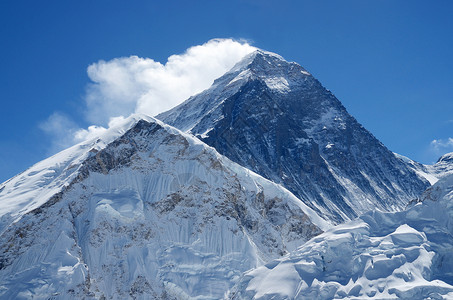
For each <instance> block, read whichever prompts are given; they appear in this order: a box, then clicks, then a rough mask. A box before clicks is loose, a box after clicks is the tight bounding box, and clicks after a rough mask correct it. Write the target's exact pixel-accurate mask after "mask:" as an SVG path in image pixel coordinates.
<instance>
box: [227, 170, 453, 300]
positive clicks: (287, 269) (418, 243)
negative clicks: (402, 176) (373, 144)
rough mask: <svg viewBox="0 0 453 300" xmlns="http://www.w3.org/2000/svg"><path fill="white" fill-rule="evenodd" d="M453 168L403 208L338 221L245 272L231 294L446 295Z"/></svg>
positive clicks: (450, 281) (451, 289)
mask: <svg viewBox="0 0 453 300" xmlns="http://www.w3.org/2000/svg"><path fill="white" fill-rule="evenodd" d="M452 224H453V175H451V174H450V175H445V176H443V177H442V178H441V179H440V180H439V181H438V182H437V183H436V184H435V185H433V186H432V187H430V188H428V189H427V190H426V191H425V192H424V193H423V195H422V196H421V197H420V198H418V199H417V200H415V201H413V202H412V203H411V204H410V207H409V208H408V209H406V210H404V211H402V212H395V213H385V212H379V211H373V212H369V213H366V214H364V215H362V216H361V217H359V218H358V219H356V220H353V221H350V222H347V223H345V224H341V225H337V226H335V227H333V228H331V229H330V230H328V231H327V232H325V233H323V234H321V235H319V236H317V237H315V238H313V239H312V240H310V241H308V242H307V243H305V244H304V245H302V246H301V247H299V248H298V249H297V250H296V251H294V252H292V253H291V254H288V255H287V256H285V257H284V258H281V259H277V260H274V261H272V262H269V263H267V264H266V265H264V266H261V267H259V268H256V269H253V270H251V271H248V272H246V273H245V274H244V275H243V277H242V278H241V280H240V282H239V283H238V284H237V286H236V287H235V288H234V289H233V290H232V292H231V293H230V295H229V298H231V299H351V298H353V299H357V298H358V299H370V298H373V299H451V298H452V297H453V258H452V255H451V253H452V250H453V225H452Z"/></svg>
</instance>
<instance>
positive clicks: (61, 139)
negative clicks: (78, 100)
mask: <svg viewBox="0 0 453 300" xmlns="http://www.w3.org/2000/svg"><path fill="white" fill-rule="evenodd" d="M39 128H40V129H41V130H42V131H44V132H45V133H46V134H48V135H49V136H51V137H52V140H51V145H50V147H49V148H50V149H49V151H50V152H52V153H54V152H56V151H58V150H61V149H64V148H66V147H68V146H71V145H73V144H74V142H75V140H74V134H75V133H76V132H77V129H78V126H77V124H76V123H75V122H74V121H72V120H71V119H70V118H68V117H67V116H66V115H64V114H62V113H59V112H55V113H53V114H52V115H50V116H49V118H47V120H46V121H44V122H42V123H40V124H39Z"/></svg>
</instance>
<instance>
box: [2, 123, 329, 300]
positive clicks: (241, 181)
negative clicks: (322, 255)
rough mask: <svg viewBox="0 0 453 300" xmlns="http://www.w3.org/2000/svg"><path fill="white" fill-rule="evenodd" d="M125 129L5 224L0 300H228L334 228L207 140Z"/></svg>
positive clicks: (157, 126)
mask: <svg viewBox="0 0 453 300" xmlns="http://www.w3.org/2000/svg"><path fill="white" fill-rule="evenodd" d="M129 121H130V122H129ZM125 124H126V125H127V126H125V127H121V128H117V129H119V131H116V133H120V135H119V136H118V137H116V138H114V139H113V140H112V141H110V142H109V143H107V144H106V145H103V144H102V146H103V147H102V149H99V150H95V151H91V150H90V149H92V148H90V147H91V145H92V142H93V141H91V142H90V141H89V142H86V143H82V144H81V145H89V146H90V147H85V148H84V149H83V150H84V151H82V153H80V151H79V150H80V145H78V146H79V147H73V148H71V149H72V150H73V151H75V152H76V154H79V155H82V157H84V160H78V159H76V160H75V161H76V162H79V164H78V165H76V166H75V167H73V166H71V162H67V161H66V160H64V161H65V162H67V163H66V164H65V165H64V166H65V168H69V169H70V170H75V169H76V170H77V171H76V172H77V173H76V174H72V173H71V174H69V176H68V177H67V181H64V180H62V179H61V180H60V181H58V182H64V183H65V185H64V186H65V187H64V188H62V189H60V190H54V192H55V193H54V194H53V195H52V196H51V197H49V198H47V199H44V198H42V199H41V200H42V201H41V202H40V205H39V206H38V207H36V208H35V207H34V206H33V205H35V203H33V200H30V201H29V202H30V203H31V206H30V205H28V206H27V205H24V206H22V207H18V208H16V210H14V211H13V215H14V212H16V213H17V214H16V215H14V217H15V219H14V220H11V218H9V216H8V215H7V214H5V215H3V217H2V218H3V219H2V222H3V224H4V225H5V228H4V230H3V231H2V232H1V233H0V297H4V298H16V299H21V298H30V297H35V298H47V297H49V295H53V296H54V297H57V298H62V297H63V298H74V299H77V298H81V297H84V298H87V299H92V298H94V299H96V298H102V297H107V298H111V299H125V298H141V299H146V298H150V297H151V298H168V299H173V298H178V299H181V298H198V299H218V298H220V297H222V296H223V295H224V293H226V292H227V290H228V289H229V288H230V287H231V286H232V284H233V283H234V282H235V281H236V280H237V279H238V278H239V276H240V274H241V273H242V272H244V271H246V270H247V269H250V268H252V267H256V266H259V265H261V264H263V263H265V262H266V261H268V260H270V259H272V258H276V257H281V256H282V255H283V254H285V253H287V252H289V251H291V250H293V249H295V248H296V246H297V245H299V244H300V243H302V242H303V241H305V240H307V239H309V238H310V237H312V236H314V235H317V234H319V233H321V232H322V231H323V230H325V229H326V228H328V227H330V225H329V224H327V223H326V222H325V221H324V220H323V219H321V218H320V217H319V216H317V214H316V213H314V212H313V211H312V210H311V209H310V208H308V207H307V206H306V205H304V204H303V203H302V202H301V201H300V200H299V199H297V198H296V197H295V196H294V195H292V194H291V193H290V192H289V191H287V190H286V189H284V188H283V187H281V186H279V185H277V184H275V183H272V182H270V181H268V180H266V179H264V178H262V177H261V176H259V175H256V174H254V173H253V172H251V171H249V170H247V169H244V168H243V167H240V166H239V165H237V164H235V163H234V162H231V161H230V160H228V159H227V158H224V157H223V156H221V155H220V154H218V153H217V152H216V151H215V149H213V148H212V147H209V146H207V145H205V144H204V143H202V142H201V141H199V140H198V139H196V138H194V137H191V136H190V135H188V134H185V133H182V132H180V131H179V130H177V129H175V128H173V127H171V126H169V125H166V124H163V123H162V122H160V121H158V120H155V119H153V118H151V117H146V118H145V120H144V119H142V118H141V117H137V116H134V117H131V118H130V119H129V120H128V121H126V123H125ZM108 136H113V135H110V134H108ZM94 142H95V143H96V142H97V143H99V141H98V140H97V139H94ZM101 143H102V142H101ZM90 151H91V152H90ZM66 154H67V153H66ZM56 157H57V158H58V157H59V156H58V155H57V156H56ZM53 158H54V159H55V156H54V157H53ZM63 158H66V156H64V157H63ZM51 162H52V163H54V164H56V165H58V162H55V160H51ZM38 166H39V165H38ZM50 167H51V168H52V167H53V164H50ZM32 170H34V169H32ZM42 172H43V173H42V174H41V175H42V176H44V177H45V176H46V174H47V172H46V171H45V170H42ZM29 173H30V170H29V171H26V172H24V173H23V174H22V176H27V175H29ZM62 174H64V172H62ZM30 176H38V175H36V174H32V175H30ZM38 181H39V180H38ZM16 183H17V182H16ZM9 184H11V182H9ZM21 184H26V183H25V182H22V183H21V182H18V185H16V186H15V189H20V185H21ZM43 184H45V183H43ZM6 192H7V190H3V191H2V192H0V193H6ZM17 195H20V193H17ZM43 195H44V196H45V195H47V193H44V194H43ZM2 196H4V195H2ZM44 196H42V197H44ZM2 199H3V198H2ZM10 200H14V199H10ZM44 200H45V201H44ZM2 202H3V201H2ZM2 202H0V203H2ZM30 203H29V204H30ZM24 207H25V208H27V209H26V210H23V208H24ZM5 216H6V221H9V222H5Z"/></svg>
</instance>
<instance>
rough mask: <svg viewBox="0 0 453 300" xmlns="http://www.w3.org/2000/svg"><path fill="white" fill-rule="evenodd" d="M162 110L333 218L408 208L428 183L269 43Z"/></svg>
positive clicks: (169, 120) (172, 120) (180, 125)
mask: <svg viewBox="0 0 453 300" xmlns="http://www.w3.org/2000/svg"><path fill="white" fill-rule="evenodd" d="M157 118H158V119H160V120H162V121H164V122H165V123H167V124H169V125H172V126H175V127H176V128H178V129H180V130H182V131H186V132H190V133H192V134H194V135H196V136H197V137H198V138H200V139H201V140H202V141H203V142H205V143H207V144H208V145H210V146H212V147H214V148H216V149H217V150H218V151H219V152H220V153H221V154H223V155H225V156H227V157H228V158H230V159H231V160H233V161H235V162H237V163H239V164H240V165H242V166H245V167H246V168H248V169H250V170H252V171H254V172H256V173H258V174H260V175H262V176H264V177H265V178H268V179H270V180H272V181H274V182H277V183H281V184H282V185H284V186H285V187H286V188H288V189H289V190H291V191H292V192H293V193H294V194H295V195H296V196H297V197H299V198H300V199H302V200H303V201H304V202H305V204H307V205H308V206H310V207H311V208H313V209H314V210H316V211H317V212H319V213H320V214H321V215H323V216H325V217H326V219H329V220H333V221H335V222H342V221H344V220H347V219H352V218H355V217H356V216H357V215H359V214H360V213H363V212H365V211H368V210H370V209H373V208H379V209H381V210H383V211H395V210H399V209H402V208H404V207H405V206H406V204H407V202H408V200H410V199H411V198H414V197H416V196H418V195H419V193H420V192H422V191H423V190H424V189H425V188H426V186H427V184H428V183H427V182H425V181H423V180H422V179H419V178H418V177H417V176H416V175H415V173H413V172H411V171H410V170H408V169H407V167H406V166H405V164H404V163H403V162H401V161H399V160H398V159H396V157H395V156H394V155H393V153H391V152H390V151H389V150H388V149H387V148H385V146H383V145H382V144H381V143H380V142H379V141H378V140H377V139H376V138H375V137H374V136H373V135H372V134H370V133H369V132H368V131H367V130H366V129H364V128H363V126H361V125H360V124H359V123H358V122H357V120H355V119H354V118H353V117H352V116H351V115H350V114H349V113H348V112H347V111H346V109H345V108H344V106H343V105H342V104H341V102H340V101H339V100H338V99H337V98H336V97H335V96H334V95H333V94H332V93H331V92H330V91H328V90H327V89H325V88H324V87H323V86H322V84H321V83H320V82H319V81H318V80H316V79H315V78H314V77H313V76H312V75H310V73H308V72H307V71H306V70H305V69H304V68H302V67H301V66H300V65H298V64H297V63H294V62H288V61H286V60H285V59H283V58H282V57H281V56H279V55H277V54H274V53H271V52H266V51H263V50H257V51H255V52H253V53H251V54H249V55H247V56H246V57H244V58H243V59H242V60H241V61H240V62H239V63H237V64H236V65H235V66H234V67H233V69H232V70H231V71H229V72H228V73H226V74H225V75H223V76H222V77H220V78H219V79H217V80H216V81H215V82H214V84H213V85H212V86H211V87H210V88H209V89H207V90H205V91H204V92H202V93H200V94H198V95H195V96H193V97H191V98H189V99H188V100H187V101H185V102H184V103H182V104H181V105H179V106H177V107H175V108H173V109H172V110H170V111H168V112H165V113H162V114H160V115H159V116H157ZM376 170H380V171H379V172H376ZM390 183H391V184H390Z"/></svg>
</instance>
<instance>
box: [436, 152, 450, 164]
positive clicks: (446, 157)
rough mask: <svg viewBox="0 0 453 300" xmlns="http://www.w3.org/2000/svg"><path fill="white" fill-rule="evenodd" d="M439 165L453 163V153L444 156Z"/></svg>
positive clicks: (438, 161)
mask: <svg viewBox="0 0 453 300" xmlns="http://www.w3.org/2000/svg"><path fill="white" fill-rule="evenodd" d="M437 163H453V152H450V153H447V154H444V155H442V156H441V157H440V158H439V159H438V160H437Z"/></svg>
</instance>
